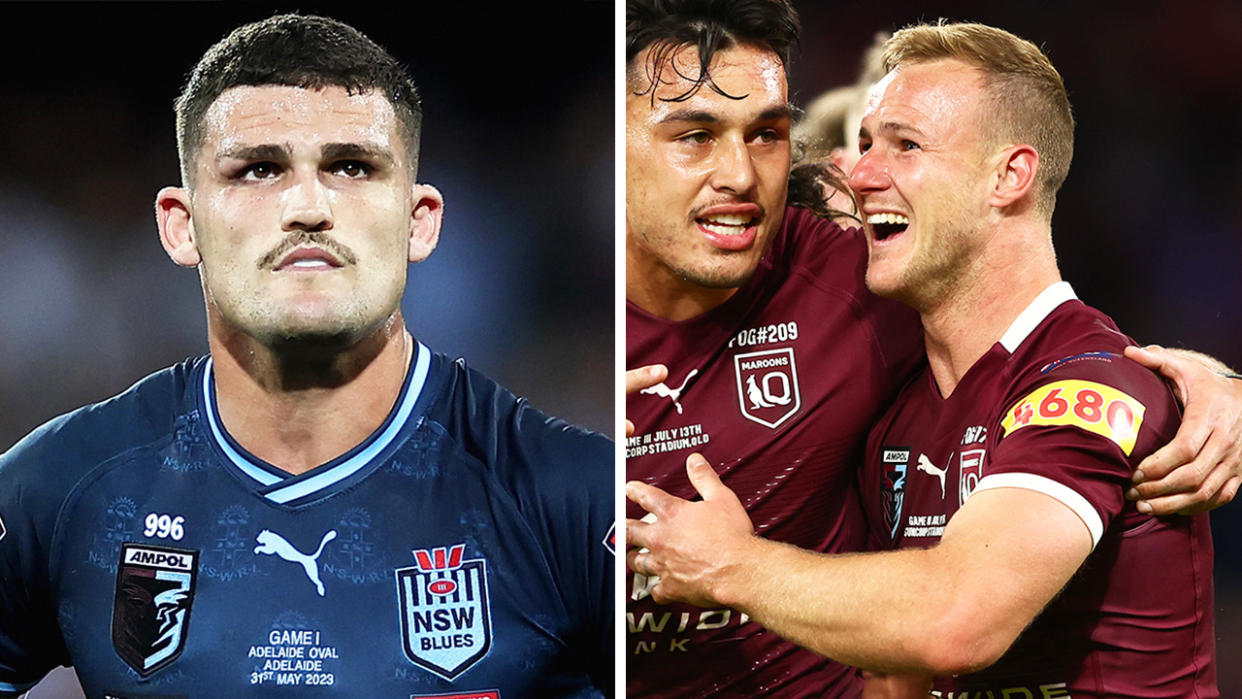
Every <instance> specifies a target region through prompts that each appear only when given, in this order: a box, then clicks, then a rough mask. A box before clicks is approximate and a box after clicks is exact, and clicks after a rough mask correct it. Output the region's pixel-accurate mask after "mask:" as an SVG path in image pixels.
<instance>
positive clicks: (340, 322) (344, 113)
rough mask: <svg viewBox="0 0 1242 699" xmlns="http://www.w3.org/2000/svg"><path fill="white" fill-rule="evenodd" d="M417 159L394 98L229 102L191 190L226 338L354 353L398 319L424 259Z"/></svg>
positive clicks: (221, 104) (194, 229)
mask: <svg viewBox="0 0 1242 699" xmlns="http://www.w3.org/2000/svg"><path fill="white" fill-rule="evenodd" d="M407 157H408V156H407V149H406V147H405V144H404V143H403V141H402V137H401V131H400V127H399V126H398V123H397V120H396V118H395V115H394V112H393V109H392V106H391V105H390V104H389V102H388V101H387V99H386V98H385V97H384V95H383V93H382V92H378V91H371V92H364V93H360V94H353V95H350V94H348V93H347V92H346V90H345V89H344V88H340V87H328V88H325V89H322V90H309V89H302V88H297V87H286V86H263V87H235V88H231V89H229V90H227V91H225V92H224V93H223V94H221V96H220V97H219V98H218V99H217V100H216V101H215V102H214V103H213V104H212V105H211V107H210V109H209V110H208V111H207V114H206V116H205V118H204V142H203V146H202V148H201V150H200V151H199V152H198V154H197V157H196V159H195V165H194V167H195V172H196V174H195V178H194V182H195V184H194V187H193V189H192V191H190V192H188V193H185V194H188V197H187V201H186V202H185V203H186V204H188V206H187V207H186V208H187V210H188V218H189V220H188V226H189V235H190V238H191V241H192V246H193V251H194V252H196V253H197V257H198V258H199V259H200V260H201V263H199V270H200V273H201V275H202V281H203V290H204V294H205V296H206V300H207V307H208V319H209V323H210V324H211V326H212V330H213V332H218V331H224V332H228V331H229V330H237V331H241V332H242V333H245V334H246V335H249V336H250V337H253V338H254V339H255V340H257V341H259V342H260V343H261V344H263V345H265V346H268V347H277V346H280V345H282V344H298V343H320V344H323V343H326V344H331V345H337V344H340V345H350V344H352V343H354V342H356V341H358V340H359V339H361V338H363V337H365V336H367V335H369V334H370V333H372V332H374V331H375V330H376V329H377V328H378V327H379V326H381V325H382V324H383V323H384V322H385V321H387V320H388V319H389V318H391V317H393V315H394V313H395V312H396V310H397V308H398V305H399V303H400V300H401V294H402V291H403V289H404V287H405V274H406V265H407V261H412V260H413V259H414V257H415V255H414V250H413V248H412V247H411V243H410V235H411V230H412V221H413V216H412V212H414V210H415V208H416V202H417V201H418V199H417V197H418V187H417V186H416V185H414V183H413V173H412V172H411V168H410V166H409V163H408V161H407ZM181 191H182V192H184V190H181ZM162 201H163V199H162ZM162 206H163V204H161V207H162ZM162 225H163V224H162ZM433 244H434V243H433ZM166 245H167V243H166ZM183 252H184V251H183ZM426 252H428V253H429V252H430V249H428V250H426ZM170 254H174V253H173V250H171V249H170ZM423 256H425V255H423ZM174 259H177V260H178V261H179V262H182V263H183V264H184V263H186V262H187V261H188V262H190V263H193V262H195V260H194V259H190V260H184V259H178V257H177V256H176V255H175V254H174Z"/></svg>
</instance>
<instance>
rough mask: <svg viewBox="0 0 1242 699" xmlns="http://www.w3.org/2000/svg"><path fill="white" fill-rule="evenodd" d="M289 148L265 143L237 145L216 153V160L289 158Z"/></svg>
mask: <svg viewBox="0 0 1242 699" xmlns="http://www.w3.org/2000/svg"><path fill="white" fill-rule="evenodd" d="M288 159H289V149H288V148H287V147H286V146H278V145H274V144H270V143H265V144H262V145H258V146H236V147H234V148H229V149H227V150H223V151H220V152H219V153H217V154H216V162H219V161H221V160H288Z"/></svg>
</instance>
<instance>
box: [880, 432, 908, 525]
mask: <svg viewBox="0 0 1242 699" xmlns="http://www.w3.org/2000/svg"><path fill="white" fill-rule="evenodd" d="M880 464H881V466H882V468H883V471H882V473H883V481H882V482H881V484H880V489H881V491H880V505H881V509H882V510H883V513H884V526H885V528H887V529H888V535H889V536H890V537H892V538H893V539H896V538H897V524H898V522H900V521H901V506H902V504H903V503H904V502H905V499H906V470H907V469H908V468H909V465H910V448H909V447H882V448H881V450H880Z"/></svg>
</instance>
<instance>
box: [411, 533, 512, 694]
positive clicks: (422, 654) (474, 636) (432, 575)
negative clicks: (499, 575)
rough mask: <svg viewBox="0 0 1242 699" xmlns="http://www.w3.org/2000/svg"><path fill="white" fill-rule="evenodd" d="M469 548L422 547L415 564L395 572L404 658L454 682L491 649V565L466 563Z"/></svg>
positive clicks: (415, 558) (477, 562)
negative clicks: (489, 589) (489, 587)
mask: <svg viewBox="0 0 1242 699" xmlns="http://www.w3.org/2000/svg"><path fill="white" fill-rule="evenodd" d="M465 550H466V545H465V544H455V545H453V546H451V547H444V546H440V547H436V548H433V549H418V550H415V551H414V561H415V563H416V565H414V566H411V567H409V568H399V569H397V571H396V575H397V598H398V607H399V611H400V614H401V638H402V641H403V644H404V646H405V657H407V658H409V660H410V662H412V663H414V664H415V665H417V666H419V667H421V668H423V669H425V670H429V671H431V672H432V673H435V674H436V675H439V676H440V677H443V678H444V679H446V680H449V681H452V680H454V679H456V678H457V677H458V676H459V675H461V674H462V673H463V672H465V671H466V670H469V669H470V668H471V667H473V666H474V664H475V663H477V662H479V661H480V660H482V659H483V656H485V655H487V651H488V649H490V648H491V646H492V618H491V616H492V615H491V607H490V605H489V604H488V595H487V561H486V560H485V559H482V558H476V559H472V560H469V561H465V560H462V558H463V556H464V554H465Z"/></svg>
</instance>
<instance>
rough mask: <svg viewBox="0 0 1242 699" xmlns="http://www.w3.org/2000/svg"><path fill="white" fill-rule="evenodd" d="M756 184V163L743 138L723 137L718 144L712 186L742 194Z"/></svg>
mask: <svg viewBox="0 0 1242 699" xmlns="http://www.w3.org/2000/svg"><path fill="white" fill-rule="evenodd" d="M754 186H755V163H754V161H752V160H751V156H750V150H749V149H748V148H747V147H746V143H745V141H743V140H742V139H741V138H731V139H723V140H721V141H720V143H719V145H718V146H717V161H716V169H715V171H714V172H713V173H712V187H713V188H715V189H717V190H720V191H726V192H731V193H733V194H742V193H744V192H747V191H749V190H750V189H751V188H753V187H754Z"/></svg>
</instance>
